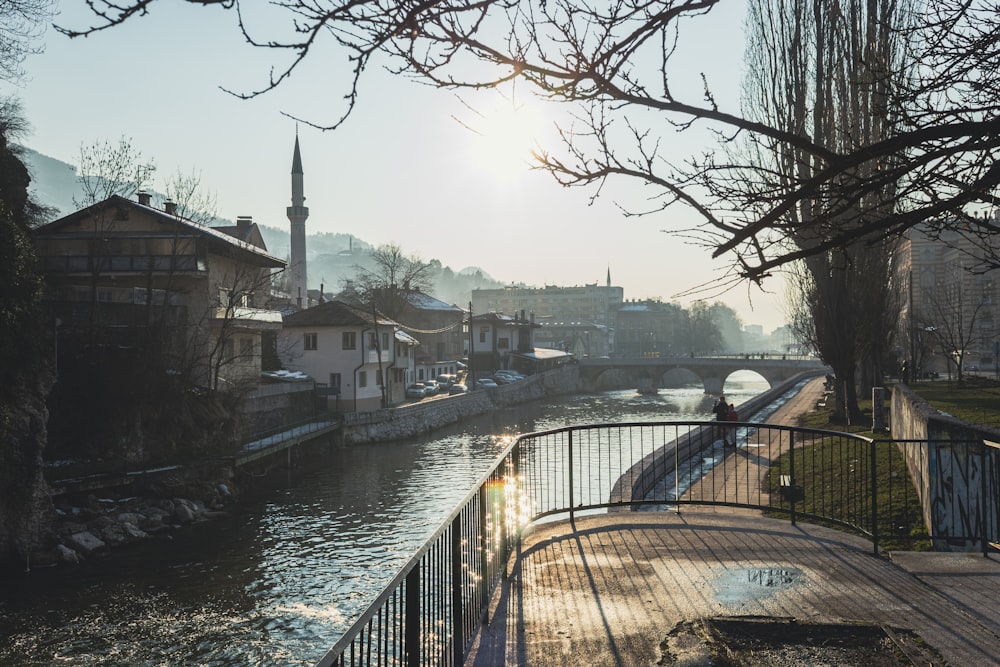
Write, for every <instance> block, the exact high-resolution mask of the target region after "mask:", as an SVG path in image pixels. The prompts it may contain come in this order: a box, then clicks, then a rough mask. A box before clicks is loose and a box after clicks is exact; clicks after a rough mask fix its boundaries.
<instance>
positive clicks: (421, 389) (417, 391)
mask: <svg viewBox="0 0 1000 667" xmlns="http://www.w3.org/2000/svg"><path fill="white" fill-rule="evenodd" d="M426 395H427V387H425V386H424V385H423V384H421V383H419V382H418V383H416V384H411V385H410V386H408V387H407V388H406V397H407V398H418V399H419V398H423V397H424V396H426Z"/></svg>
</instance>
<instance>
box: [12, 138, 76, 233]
mask: <svg viewBox="0 0 1000 667" xmlns="http://www.w3.org/2000/svg"><path fill="white" fill-rule="evenodd" d="M22 150H23V151H24V161H25V165H26V166H27V167H28V173H30V174H31V187H30V191H31V192H32V194H33V195H34V197H35V199H36V200H37V201H38V202H39V203H42V204H44V205H46V206H51V207H53V208H55V209H56V210H57V211H58V213H57V214H56V216H55V217H56V218H61V217H62V216H64V215H68V214H70V213H72V212H73V211H74V210H76V207H75V206H74V205H73V197H77V198H80V197H81V196H82V195H83V190H82V189H81V188H80V183H79V182H78V181H77V178H76V167H74V166H73V165H71V164H66V163H65V162H62V161H61V160H56V159H55V158H51V157H48V156H46V155H42V154H41V153H38V152H36V151H33V150H31V149H30V148H26V147H22Z"/></svg>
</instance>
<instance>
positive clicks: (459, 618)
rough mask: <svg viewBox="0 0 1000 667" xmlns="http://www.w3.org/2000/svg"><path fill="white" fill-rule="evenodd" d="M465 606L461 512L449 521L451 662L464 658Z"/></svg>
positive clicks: (459, 662)
mask: <svg viewBox="0 0 1000 667" xmlns="http://www.w3.org/2000/svg"><path fill="white" fill-rule="evenodd" d="M464 618H465V607H464V605H463V603H462V513H461V512H459V514H458V516H456V517H455V518H454V519H452V521H451V646H452V664H454V665H461V664H462V662H464V659H465V639H464V637H465V623H464Z"/></svg>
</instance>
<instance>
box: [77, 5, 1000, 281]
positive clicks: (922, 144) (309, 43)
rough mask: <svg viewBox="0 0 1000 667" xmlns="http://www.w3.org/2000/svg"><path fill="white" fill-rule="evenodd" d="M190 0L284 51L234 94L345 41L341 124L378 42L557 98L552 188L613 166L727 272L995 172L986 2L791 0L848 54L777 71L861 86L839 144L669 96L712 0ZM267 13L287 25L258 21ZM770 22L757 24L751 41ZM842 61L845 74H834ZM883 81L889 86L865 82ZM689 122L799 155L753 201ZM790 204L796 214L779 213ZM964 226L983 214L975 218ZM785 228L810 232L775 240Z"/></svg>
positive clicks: (134, 11)
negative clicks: (266, 0) (907, 21)
mask: <svg viewBox="0 0 1000 667" xmlns="http://www.w3.org/2000/svg"><path fill="white" fill-rule="evenodd" d="M153 1H154V0H130V1H127V2H124V3H121V2H111V1H110V0H91V1H90V2H88V5H89V6H90V7H91V8H92V9H93V10H94V16H95V18H96V24H95V25H94V26H92V27H90V28H84V29H68V28H62V31H63V32H64V33H65V34H67V35H70V36H80V35H85V34H93V33H95V32H99V31H101V30H105V29H108V28H111V27H114V26H116V25H119V24H121V23H123V22H125V21H128V20H130V19H132V18H133V17H135V16H139V15H142V14H145V13H146V11H147V10H148V9H149V7H150V6H151V5H152V4H153ZM189 2H192V3H193V4H198V5H215V6H217V7H220V8H224V9H234V10H237V11H235V12H234V16H235V18H236V21H237V24H238V30H240V31H241V33H242V34H243V36H244V38H245V39H246V40H247V42H248V43H250V44H251V45H254V46H259V47H261V48H265V49H272V50H273V51H274V52H275V54H276V56H277V57H279V58H281V57H283V56H287V59H285V60H284V61H283V62H282V63H281V64H280V65H279V66H278V67H277V68H276V69H274V70H272V72H271V75H270V77H269V78H268V79H267V80H266V81H265V82H264V83H263V85H262V86H260V87H259V88H258V89H255V90H250V91H249V92H238V93H237V94H238V95H239V96H241V97H244V98H250V97H254V96H256V95H259V94H262V93H266V92H267V91H270V90H273V89H274V88H276V87H278V86H280V85H281V84H282V83H283V82H284V81H285V80H286V79H287V78H288V77H289V76H291V74H292V73H293V72H294V71H295V70H296V68H298V67H299V65H301V64H302V63H303V62H304V61H305V60H307V59H308V58H309V56H310V55H311V53H312V49H313V48H314V47H315V46H316V44H317V43H319V42H321V41H323V40H329V41H330V42H332V43H333V44H334V45H335V46H336V47H337V48H339V49H341V50H342V51H345V52H346V53H347V54H348V56H349V58H348V60H347V62H348V63H349V64H348V67H349V68H350V75H351V76H350V78H349V80H350V83H349V84H348V88H347V90H346V91H345V94H344V100H345V105H346V106H345V107H344V108H343V109H341V110H336V111H334V112H333V116H334V120H333V122H331V123H325V124H319V123H316V125H321V126H324V127H336V126H338V125H340V124H341V123H343V122H344V121H345V119H346V118H347V117H348V115H349V114H350V112H351V110H352V109H353V107H354V104H355V103H356V101H357V99H358V95H359V90H360V88H359V83H360V81H361V79H362V77H363V75H364V73H365V72H366V71H367V69H368V68H369V66H370V65H371V64H372V63H373V61H374V60H375V59H376V58H381V57H383V56H386V57H388V61H389V62H390V67H391V68H392V69H393V71H395V72H397V73H399V74H401V75H408V76H413V77H416V78H418V79H420V80H422V81H425V82H428V83H430V84H432V85H436V86H439V87H442V88H447V89H451V90H468V91H472V90H482V89H491V88H494V87H501V86H504V85H505V84H507V83H510V82H513V81H522V82H526V83H528V84H529V85H530V86H532V87H534V89H535V90H536V91H537V92H538V93H539V94H540V95H541V96H543V97H545V98H547V99H550V100H552V101H554V102H567V103H570V104H571V105H572V108H573V110H574V112H575V122H574V123H573V124H572V125H567V126H564V127H562V128H561V136H562V139H563V142H564V143H563V145H562V146H558V147H553V148H551V149H546V150H540V151H539V153H538V159H539V163H540V165H541V166H542V168H545V169H548V170H549V171H551V173H552V174H553V175H554V176H555V177H556V179H557V180H558V181H559V182H560V183H562V184H564V185H574V186H576V185H581V186H592V187H593V188H595V192H596V193H599V192H600V186H601V185H602V184H603V183H604V182H606V181H607V180H608V179H611V178H626V179H638V180H640V181H643V182H645V183H647V184H649V185H650V186H652V187H653V188H656V189H657V191H658V192H659V195H658V197H657V198H654V199H653V200H652V201H653V204H652V205H651V206H645V207H644V208H641V209H640V208H637V207H636V206H632V205H624V206H623V208H624V209H625V210H626V211H627V212H628V213H629V214H634V215H642V214H656V213H660V212H662V211H663V210H664V209H666V208H668V207H671V206H675V205H681V206H686V207H688V208H689V209H690V210H691V211H692V212H693V214H694V215H695V216H697V218H698V222H697V223H696V224H693V225H690V226H689V227H688V228H687V229H686V230H685V231H687V232H688V233H689V234H690V236H691V237H692V238H693V239H695V241H696V242H698V243H702V244H704V245H706V246H707V247H709V248H711V250H712V252H713V254H714V255H716V256H718V255H723V254H729V255H730V256H731V257H732V260H733V268H734V271H733V274H732V276H733V278H734V279H736V278H738V277H746V278H750V279H754V280H762V279H764V278H766V277H767V276H768V275H769V274H770V273H772V272H773V271H774V270H775V269H777V268H778V267H781V266H783V265H785V264H787V263H788V262H791V261H794V260H796V259H802V258H805V257H808V256H810V255H815V254H820V253H828V252H831V251H834V250H835V249H838V248H843V247H846V246H849V245H851V244H857V243H862V244H864V243H871V242H874V241H877V240H878V239H881V238H893V237H895V236H897V235H898V234H900V233H901V232H902V231H904V230H906V229H908V228H910V227H912V226H914V225H916V224H919V223H921V222H925V221H927V222H930V223H931V224H933V225H938V226H947V225H950V224H953V222H954V220H955V219H957V218H969V217H970V216H969V215H968V211H967V208H968V207H969V206H970V205H974V204H977V203H983V202H992V201H993V191H994V189H995V188H996V186H997V185H998V183H1000V162H998V161H997V157H998V151H1000V114H997V112H996V108H995V106H994V104H993V100H995V99H996V97H997V96H998V95H997V93H998V86H997V83H998V81H997V75H996V72H995V67H994V64H995V62H996V58H995V57H994V56H995V51H996V44H997V43H998V39H1000V26H998V24H997V21H996V19H995V17H996V15H997V11H996V10H997V2H995V0H992V1H991V0H979V1H973V2H966V1H964V0H928V2H927V11H925V12H924V14H923V16H925V17H929V19H928V20H924V21H921V22H919V23H914V24H913V25H903V26H901V25H898V24H897V23H896V22H895V20H894V17H897V16H904V15H909V16H914V17H916V16H918V14H917V13H912V14H907V13H906V12H902V11H899V10H900V8H902V7H903V4H897V3H892V2H873V3H866V2H854V3H849V2H835V3H819V2H807V1H805V0H802V1H800V2H798V3H795V6H796V7H798V8H799V9H801V10H802V12H803V15H804V16H812V17H813V18H814V19H815V20H818V21H821V25H820V24H817V25H818V27H819V32H818V33H817V34H838V35H840V36H842V37H844V39H845V40H846V41H845V42H844V44H845V46H846V47H847V48H845V49H843V50H840V51H833V50H822V51H820V50H816V51H815V56H816V57H817V58H819V61H818V63H819V65H821V67H817V68H810V69H809V70H807V71H809V72H812V73H813V74H815V73H816V72H819V71H824V70H823V68H824V67H826V66H830V67H837V68H840V69H839V70H838V72H837V73H835V74H833V75H831V76H829V77H817V78H815V80H814V81H812V82H807V81H806V80H805V73H802V75H800V76H797V77H790V78H789V79H788V80H789V81H790V82H791V83H794V84H795V85H798V86H805V85H807V83H808V84H809V85H812V86H813V88H814V90H815V91H817V92H821V93H824V94H827V95H832V94H840V93H843V92H845V90H846V89H845V86H855V85H856V86H860V87H861V88H862V89H864V90H866V91H867V94H866V96H865V97H866V99H867V102H866V103H863V104H862V103H860V102H861V100H860V99H859V100H858V101H859V104H856V105H853V106H852V105H847V106H838V107H829V106H821V107H817V108H815V109H813V110H812V113H813V116H814V117H815V118H816V119H823V122H824V123H826V124H827V125H830V126H836V127H838V128H839V129H841V130H844V131H845V132H847V134H848V135H849V136H850V138H851V141H838V142H830V141H829V139H830V137H829V136H828V135H827V134H826V133H822V134H820V133H815V132H807V131H806V130H807V129H808V128H807V127H805V126H796V125H788V124H786V123H784V122H782V123H772V122H769V121H767V120H762V119H761V118H758V117H754V116H750V115H741V114H740V113H739V112H737V111H736V110H732V109H723V108H721V107H720V106H719V104H718V103H717V101H716V97H715V95H714V94H713V92H712V88H711V84H710V82H708V81H706V84H705V89H704V92H703V94H702V95H701V97H700V98H698V99H684V98H683V97H681V96H679V95H678V94H677V92H676V87H675V86H673V85H672V83H673V77H672V68H674V67H675V66H677V65H678V63H676V62H675V61H674V58H675V55H676V53H677V52H676V50H675V49H674V46H675V45H676V37H677V34H678V33H679V32H680V31H683V30H684V27H683V22H684V21H687V20H698V18H699V17H700V16H701V15H703V14H706V13H708V12H710V11H713V10H716V9H717V8H721V10H723V11H724V10H725V9H726V8H727V7H728V3H726V2H724V1H723V0H664V1H662V2H638V1H635V0H621V1H620V2H614V3H610V4H602V3H598V4H592V3H584V2H579V1H578V0H577V1H574V0H548V1H547V2H542V3H538V2H533V1H532V0H484V1H483V2H475V3H467V2H462V1H459V0H444V1H442V2H425V1H424V0H403V1H400V2H384V1H380V0H360V1H351V2H346V1H340V2H338V1H331V2H319V3H317V2H306V1H304V0H280V1H279V2H277V3H273V5H272V7H271V8H272V9H274V8H276V9H277V10H278V11H277V13H276V14H274V15H269V16H270V17H271V18H272V20H269V21H266V22H265V21H258V20H256V19H258V18H260V15H258V14H257V13H256V12H257V11H258V8H257V7H254V6H251V5H250V4H249V3H241V2H239V1H238V0H236V1H234V0H189ZM783 4H785V5H787V6H791V5H792V3H791V2H789V3H783ZM282 11H283V12H284V14H285V17H286V18H287V19H288V21H287V22H286V23H282V22H281V21H280V20H274V19H280V17H281V12H282ZM776 18H781V17H776ZM784 27H786V26H783V25H781V24H773V25H768V26H765V29H766V30H771V29H774V28H782V29H783V28H784ZM859 28H863V30H861V31H859V30H858V29H859ZM755 30H759V28H755ZM768 35H769V33H767V32H758V33H757V36H758V38H760V39H766V38H767V36H768ZM792 36H795V34H794V33H792ZM802 36H803V37H804V36H805V35H802ZM900 41H902V42H905V43H906V44H907V46H906V51H905V53H904V57H903V58H902V59H897V58H895V57H894V56H893V57H890V58H883V56H885V55H887V54H893V53H894V50H893V49H894V48H895V47H894V46H893V44H895V43H898V42H900ZM814 46H816V45H815V44H814V45H809V44H806V43H805V42H799V43H798V44H797V48H800V49H807V48H810V49H811V48H813V47H814ZM705 48H713V45H712V44H706V45H705ZM781 55H782V58H783V57H784V56H785V55H790V54H781ZM798 62H799V61H798V60H797V59H795V58H789V59H788V60H785V61H784V65H783V66H784V67H786V68H788V70H789V72H788V73H789V74H790V75H791V74H794V73H793V72H791V71H790V70H791V68H792V67H794V66H796V65H797V64H798ZM792 63H796V65H793V64H792ZM682 66H685V67H689V64H688V63H683V64H682ZM866 67H867V69H866ZM852 70H853V75H856V76H852V77H848V76H846V75H847V74H851V71H852ZM809 76H812V74H810V75H809ZM888 81H893V82H899V81H905V82H906V83H905V85H902V84H900V85H894V86H893V87H889V88H883V87H880V86H881V83H884V82H888ZM953 91H954V94H953ZM803 103H805V100H803ZM800 115H801V114H800ZM870 124H876V125H878V126H879V127H868V125H870ZM694 125H698V126H699V127H709V128H713V129H715V130H717V131H718V132H719V136H720V138H721V139H722V140H723V141H724V142H725V141H728V140H731V139H732V138H733V137H734V136H746V137H747V138H748V141H750V142H754V143H756V144H758V145H759V146H761V147H762V148H763V149H765V150H767V151H769V152H778V153H781V154H783V155H785V156H787V158H788V159H789V160H793V158H794V160H799V161H800V164H802V165H808V168H807V169H804V170H801V171H789V172H788V173H787V178H785V179H781V180H772V182H773V185H774V187H775V189H774V190H773V191H769V192H767V193H766V197H763V198H762V197H761V193H759V192H758V193H757V195H756V196H757V199H756V200H755V201H753V202H750V203H751V204H752V205H750V206H748V205H747V203H748V202H747V201H746V200H745V199H742V198H740V197H738V196H736V193H735V192H734V193H729V194H728V195H724V194H723V193H722V192H718V191H716V192H714V193H713V192H712V191H708V192H707V193H706V190H705V189H704V187H703V186H704V184H705V183H706V182H715V183H719V182H726V181H728V182H737V181H739V180H740V179H743V178H746V177H747V176H748V175H749V176H752V177H754V178H755V179H757V180H759V179H761V178H762V177H763V176H765V175H766V172H767V171H768V170H769V169H770V168H771V167H770V166H769V165H758V164H755V163H753V162H750V161H739V162H730V161H728V160H726V159H724V155H723V159H722V160H720V159H719V156H718V155H716V154H713V153H711V152H710V153H708V154H706V155H705V156H704V157H698V158H693V159H691V160H690V161H689V162H688V163H687V164H685V165H678V164H677V163H676V160H678V159H679V157H675V156H672V155H670V154H669V153H668V152H667V146H671V145H673V142H671V141H670V139H671V134H672V133H673V132H676V131H688V130H689V129H691V128H692V127H693V126H694ZM796 156H797V157H796ZM794 160H793V163H794ZM886 188H892V189H893V190H894V196H893V198H892V199H891V200H889V201H887V202H885V204H886V205H885V206H884V207H883V208H882V209H880V210H878V211H877V213H876V212H873V208H872V207H871V206H870V205H863V206H859V202H862V201H863V200H866V199H870V198H871V195H872V193H873V192H876V193H879V196H881V193H883V192H884V191H885V189H886ZM803 207H807V208H808V209H809V213H810V215H809V217H808V218H804V217H802V216H797V215H789V214H790V213H791V212H793V211H794V210H795V209H801V208H803ZM970 224H972V225H975V226H982V222H981V221H978V220H977V221H970ZM793 235H797V236H799V237H800V238H804V237H806V236H808V237H810V242H809V243H795V244H788V243H786V242H785V241H786V239H788V238H789V237H790V236H793ZM847 261H851V260H847Z"/></svg>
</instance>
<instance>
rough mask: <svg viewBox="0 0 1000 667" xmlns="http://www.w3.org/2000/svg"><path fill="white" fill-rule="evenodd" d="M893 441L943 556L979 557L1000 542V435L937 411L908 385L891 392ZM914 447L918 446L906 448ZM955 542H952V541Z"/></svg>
mask: <svg viewBox="0 0 1000 667" xmlns="http://www.w3.org/2000/svg"><path fill="white" fill-rule="evenodd" d="M891 417H892V438H893V440H895V441H896V442H897V446H898V447H899V448H900V450H901V451H902V453H903V456H904V459H905V460H906V465H907V469H908V471H909V474H910V479H911V480H912V481H913V485H914V487H915V488H916V491H917V494H918V496H919V498H920V504H921V508H922V511H923V515H924V524H925V525H926V526H927V529H928V531H930V533H931V534H932V535H936V536H940V537H941V539H937V540H935V541H934V547H935V549H937V550H941V551H979V550H981V549H982V541H981V540H978V539H965V538H964V537H962V536H977V535H984V534H985V535H986V537H987V540H988V541H992V542H998V541H1000V525H998V523H1000V519H998V512H1000V488H998V487H1000V480H998V466H1000V449H997V448H996V447H993V446H984V445H983V442H984V441H987V442H993V443H1000V432H998V431H997V430H995V429H989V428H983V427H976V426H973V425H971V424H968V423H966V422H963V421H961V420H958V419H955V418H954V417H952V416H950V415H946V414H944V413H942V412H939V411H938V410H935V409H934V408H933V407H931V405H930V404H928V403H927V401H925V400H924V399H922V398H920V397H919V396H917V395H916V394H915V393H913V391H912V390H910V388H909V387H907V386H905V385H897V386H896V388H895V389H894V390H893V392H892V411H891ZM905 441H914V442H905ZM949 536H953V537H949Z"/></svg>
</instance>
